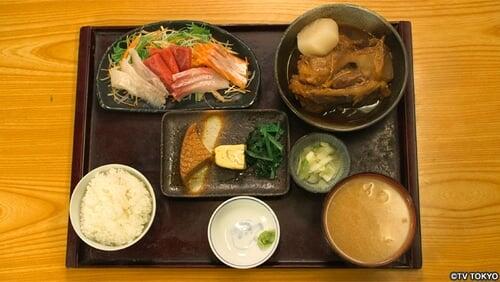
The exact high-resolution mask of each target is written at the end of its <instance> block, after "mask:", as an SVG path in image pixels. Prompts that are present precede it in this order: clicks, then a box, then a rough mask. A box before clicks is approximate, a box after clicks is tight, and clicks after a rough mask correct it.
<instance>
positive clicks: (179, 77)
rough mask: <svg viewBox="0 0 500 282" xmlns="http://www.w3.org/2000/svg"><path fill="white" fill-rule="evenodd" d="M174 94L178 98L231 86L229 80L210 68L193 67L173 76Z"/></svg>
mask: <svg viewBox="0 0 500 282" xmlns="http://www.w3.org/2000/svg"><path fill="white" fill-rule="evenodd" d="M173 79H174V83H173V84H172V90H173V92H172V96H173V97H174V98H175V99H176V100H180V99H182V98H183V97H185V96H187V95H189V94H191V93H198V92H200V93H206V92H211V91H215V90H219V89H224V88H228V87H229V81H228V80H227V79H225V78H223V77H222V76H220V75H219V74H217V73H216V72H215V71H214V70H212V69H210V68H191V69H189V70H186V71H183V72H180V73H177V74H175V75H174V76H173Z"/></svg>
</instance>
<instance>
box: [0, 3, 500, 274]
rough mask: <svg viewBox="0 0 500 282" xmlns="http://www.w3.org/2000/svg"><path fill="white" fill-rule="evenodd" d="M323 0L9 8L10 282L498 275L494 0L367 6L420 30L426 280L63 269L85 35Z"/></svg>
mask: <svg viewBox="0 0 500 282" xmlns="http://www.w3.org/2000/svg"><path fill="white" fill-rule="evenodd" d="M201 3H203V4H201ZM323 3H326V2H322V1H289V0H270V1H240V0H234V1H223V0H208V1H194V0H190V1H60V2H57V1H10V0H2V1H0V280H1V281H5V280H42V281H47V280H72V281H73V280H77V279H78V280H86V281H94V280H102V281H112V280H129V279H130V280H145V279H147V278H151V279H156V280H172V281H193V280H199V279H211V280H227V281H234V280H239V281H247V280H248V281H250V280H260V281H262V280H266V281H299V280H305V281H327V280H352V281H359V280H373V281H380V280H396V281H402V280H405V281H409V280H424V279H425V280H448V276H449V272H450V271H465V270H467V271H473V270H475V271H486V270H490V271H500V255H499V254H500V5H499V2H498V1H495V0H494V1H474V0H472V1H471V0H469V1H388V0H386V1H360V2H358V4H360V5H363V6H366V7H368V8H371V9H373V10H375V11H378V12H379V13H380V14H382V15H383V16H385V17H386V18H388V19H389V20H410V21H411V22H412V24H413V43H414V46H413V48H414V49H413V50H414V72H415V87H416V89H415V93H416V111H417V135H418V154H419V155H418V159H419V177H420V201H421V213H422V214H421V220H422V242H423V264H424V266H423V269H421V270H412V271H408V270H338V269H337V270H333V269H317V270H311V269H282V270H271V269H255V270H249V271H237V270H231V269H218V270H216V269H195V270H193V269H140V268H136V269H69V270H68V269H66V268H65V266H64V259H65V250H66V230H67V222H68V203H69V195H68V191H69V179H70V165H71V146H72V145H71V144H72V134H73V111H74V104H75V87H76V85H75V81H76V65H77V51H78V48H77V47H78V30H79V28H80V26H84V25H140V24H144V23H148V22H153V21H158V20H165V19H198V20H204V21H208V22H211V23H215V24H221V23H288V22H290V21H292V20H293V19H294V18H295V17H297V16H298V15H300V14H301V13H303V12H304V11H306V10H308V9H309V8H312V7H315V6H317V5H319V4H323Z"/></svg>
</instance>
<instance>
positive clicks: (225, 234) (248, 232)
mask: <svg viewBox="0 0 500 282" xmlns="http://www.w3.org/2000/svg"><path fill="white" fill-rule="evenodd" d="M269 230H274V231H275V234H276V237H275V240H274V242H273V243H272V245H271V246H268V247H267V248H265V249H261V248H260V247H259V246H258V245H257V237H258V236H259V234H260V233H261V232H263V231H269ZM207 233H208V242H209V243H210V248H211V249H212V251H213V252H214V254H215V256H216V257H217V258H218V259H219V260H220V261H222V262H223V263H225V264H226V265H228V266H230V267H234V268H240V269H246V268H252V267H257V266H259V265H261V264H262V263H264V262H265V261H266V260H268V259H269V258H270V257H271V256H272V254H273V253H274V251H275V250H276V248H277V247H278V243H279V239H280V225H279V222H278V218H277V217H276V214H274V212H273V210H272V209H271V208H270V207H269V206H268V205H267V204H266V203H264V202H263V201H261V200H259V199H257V198H254V197H248V196H239V197H234V198H231V199H229V200H227V201H225V202H224V203H222V204H220V205H219V206H218V207H217V209H216V210H215V211H214V213H213V214H212V217H211V218H210V222H209V224H208V230H207Z"/></svg>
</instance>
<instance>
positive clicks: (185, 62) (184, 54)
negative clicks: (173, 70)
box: [168, 45, 192, 71]
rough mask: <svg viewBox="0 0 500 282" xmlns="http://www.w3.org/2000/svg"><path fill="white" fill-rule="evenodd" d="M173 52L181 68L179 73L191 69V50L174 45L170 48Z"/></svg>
mask: <svg viewBox="0 0 500 282" xmlns="http://www.w3.org/2000/svg"><path fill="white" fill-rule="evenodd" d="M168 48H169V49H170V50H172V54H173V55H174V58H175V62H176V63H177V66H178V67H179V71H185V70H187V69H190V68H191V57H192V53H191V48H188V47H183V46H177V45H173V46H171V47H168Z"/></svg>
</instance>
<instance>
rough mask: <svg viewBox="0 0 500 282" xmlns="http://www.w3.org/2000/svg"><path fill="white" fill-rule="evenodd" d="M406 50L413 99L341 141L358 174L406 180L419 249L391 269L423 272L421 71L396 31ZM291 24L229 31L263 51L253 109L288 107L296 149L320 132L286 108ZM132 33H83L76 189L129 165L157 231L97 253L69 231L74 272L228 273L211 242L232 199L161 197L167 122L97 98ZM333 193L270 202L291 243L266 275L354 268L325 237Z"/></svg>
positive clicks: (284, 240) (406, 26)
mask: <svg viewBox="0 0 500 282" xmlns="http://www.w3.org/2000/svg"><path fill="white" fill-rule="evenodd" d="M394 26H395V28H396V29H397V30H398V31H399V33H400V34H401V37H402V38H403V41H404V42H405V45H406V48H407V51H408V55H409V62H410V71H409V73H410V76H409V79H408V84H407V89H406V93H405V95H404V97H403V99H402V100H401V102H400V103H399V105H398V107H397V109H395V110H394V111H393V112H392V113H391V114H389V115H388V116H387V117H386V118H385V119H383V120H382V121H380V122H379V123H377V124H375V125H373V126H371V127H369V128H366V129H364V130H360V131H356V132H351V133H344V134H336V136H337V137H339V138H340V139H342V141H344V142H345V143H346V145H347V146H348V149H349V152H350V154H351V158H352V172H351V173H356V172H360V171H374V172H380V173H383V174H387V175H389V176H392V177H394V178H396V179H398V180H399V181H400V182H401V183H402V184H403V186H405V187H406V188H407V189H408V191H409V192H410V194H411V195H412V198H413V201H414V204H415V206H416V211H417V235H416V237H415V240H414V241H413V244H412V247H411V248H410V249H409V250H408V251H407V252H406V253H405V254H404V255H403V256H401V257H400V258H399V259H398V260H397V261H396V262H394V263H392V264H391V265H388V266H386V267H388V268H420V267H421V266H422V249H421V247H422V246H421V242H420V216H419V198H418V173H417V156H416V154H417V153H416V152H417V151H416V136H415V100H414V99H415V97H414V93H413V71H412V69H411V67H412V66H411V62H412V52H411V51H412V50H411V25H410V23H409V22H398V23H395V24H394ZM286 27H287V26H286V25H250V26H227V27H225V28H226V29H227V30H229V31H230V32H233V33H235V34H236V35H237V36H238V37H240V38H241V39H242V40H244V41H245V42H246V43H247V44H248V45H249V46H250V47H251V48H252V49H253V51H254V52H255V54H256V55H257V58H258V60H259V62H260V64H261V70H262V73H263V76H262V83H261V85H262V87H261V92H260V93H259V98H258V99H257V101H256V102H255V104H254V105H253V106H252V107H253V108H260V109H266V108H267V109H269V108H272V109H278V110H282V111H284V112H285V113H287V115H288V119H289V123H290V144H293V143H294V142H295V141H296V140H297V139H298V138H299V137H300V136H302V135H304V134H307V133H309V132H312V131H318V130H317V129H314V128H312V127H310V126H308V125H307V124H305V123H304V122H302V121H301V120H299V119H298V118H297V117H295V116H294V115H293V113H291V112H290V111H288V109H287V108H286V107H285V105H284V104H283V103H282V101H281V99H280V97H279V95H278V91H277V89H276V87H275V84H274V81H273V75H271V74H272V73H273V58H274V52H275V50H276V46H277V44H278V42H279V40H280V37H281V35H282V33H283V31H284V30H285V28H286ZM130 29H131V27H83V28H82V29H81V33H80V48H79V60H78V81H77V96H76V108H75V130H74V144H73V163H72V177H71V187H70V190H71V191H72V190H73V189H74V187H75V185H76V184H77V182H78V181H79V180H80V179H81V178H82V176H83V175H84V174H85V173H86V172H88V171H89V170H90V169H92V168H95V167H97V166H100V165H103V164H108V163H122V164H126V165H130V166H132V167H134V168H136V169H138V170H139V171H141V172H142V173H143V174H144V175H145V176H146V177H147V178H148V179H149V180H150V182H151V184H152V185H153V187H154V189H155V192H156V198H157V214H156V217H155V220H154V223H153V225H152V227H151V229H150V230H149V232H148V233H147V234H146V235H145V237H144V238H143V239H141V240H140V241H139V242H138V243H137V244H135V245H134V246H132V247H130V248H128V249H125V250H122V251H117V252H103V251H98V250H95V249H93V248H91V247H89V246H87V245H86V244H84V243H83V242H82V241H81V240H79V239H78V237H77V236H76V234H75V232H74V230H73V229H72V227H71V225H70V224H69V225H68V244H67V256H66V265H67V266H68V267H96V266H155V267H168V266H175V267H220V266H223V265H222V264H221V263H220V262H219V261H218V260H217V258H216V257H215V256H214V255H213V254H212V252H211V250H210V247H209V244H208V240H207V224H208V221H209V218H210V215H211V213H212V212H213V211H214V210H215V208H216V207H217V206H218V205H219V204H220V203H221V202H222V201H223V200H224V199H223V198H203V199H182V198H167V197H165V196H163V194H162V193H161V189H160V166H161V163H160V161H161V160H160V156H161V153H160V143H161V136H160V135H161V118H162V116H161V114H141V113H128V112H117V111H106V110H103V109H102V108H101V107H100V106H99V105H98V103H97V101H96V100H97V99H96V95H95V92H94V87H95V81H94V72H95V70H96V64H95V63H96V62H97V60H98V58H100V57H101V56H102V52H104V50H105V48H106V46H108V45H109V44H110V43H111V42H113V41H114V40H115V39H116V38H117V37H119V36H120V35H122V34H124V33H125V32H127V31H129V30H130ZM323 199H324V195H315V194H312V193H309V192H306V191H304V190H303V189H301V188H299V187H297V186H296V185H295V184H294V183H293V182H291V183H290V191H289V192H288V193H287V194H286V195H284V196H279V197H267V198H265V201H266V203H267V204H269V205H270V206H271V207H272V208H273V210H274V211H275V213H276V215H277V216H278V218H279V220H280V226H281V231H282V232H281V239H280V244H279V247H278V249H277V250H276V252H275V253H274V255H273V256H272V257H271V258H270V260H269V261H267V263H265V264H264V265H263V267H353V266H352V265H350V264H348V263H346V262H345V261H343V260H342V259H341V258H339V257H338V256H337V255H335V253H334V252H333V251H332V250H331V249H330V247H329V246H328V244H327V242H326V240H325V239H324V237H323V235H322V231H321V224H320V222H321V208H322V202H323Z"/></svg>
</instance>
